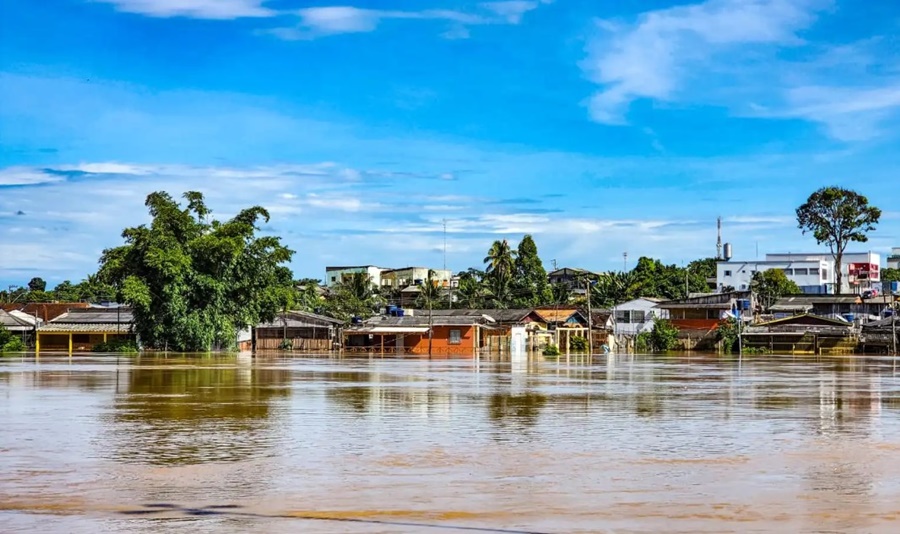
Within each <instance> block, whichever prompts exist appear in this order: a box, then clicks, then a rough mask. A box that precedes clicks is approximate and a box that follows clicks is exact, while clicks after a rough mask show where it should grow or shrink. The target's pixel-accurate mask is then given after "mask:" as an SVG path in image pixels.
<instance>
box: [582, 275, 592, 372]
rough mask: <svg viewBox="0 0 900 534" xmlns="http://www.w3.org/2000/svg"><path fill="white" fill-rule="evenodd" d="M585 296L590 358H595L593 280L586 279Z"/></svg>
mask: <svg viewBox="0 0 900 534" xmlns="http://www.w3.org/2000/svg"><path fill="white" fill-rule="evenodd" d="M584 294H585V295H587V311H588V316H587V320H588V357H591V358H593V357H594V318H593V314H592V313H591V279H590V277H586V278H585V279H584Z"/></svg>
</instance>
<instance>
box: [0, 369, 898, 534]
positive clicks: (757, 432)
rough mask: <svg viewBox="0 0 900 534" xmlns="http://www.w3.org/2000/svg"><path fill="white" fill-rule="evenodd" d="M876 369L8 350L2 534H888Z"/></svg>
mask: <svg viewBox="0 0 900 534" xmlns="http://www.w3.org/2000/svg"><path fill="white" fill-rule="evenodd" d="M898 460H900V375H898V372H897V367H896V363H895V362H894V361H893V360H892V359H863V358H858V359H853V358H840V359H837V358H835V359H824V358H820V359H816V358H809V357H806V358H793V357H790V356H781V357H779V356H775V357H752V358H745V359H744V360H743V361H737V360H729V359H722V358H719V357H713V356H710V357H698V356H693V357H687V356H665V357H657V356H623V355H619V356H600V357H595V358H594V360H593V361H588V362H585V361H574V360H572V361H569V362H566V361H565V360H562V361H559V362H555V361H554V362H549V361H548V362H532V363H531V364H529V365H527V366H525V367H522V368H511V366H510V364H509V363H504V362H496V361H488V360H485V359H482V360H481V361H472V360H449V361H448V360H440V361H427V360H415V361H411V360H404V361H398V360H389V359H384V360H382V359H371V360H370V359H350V358H345V359H337V358H332V359H329V358H318V359H317V358H299V357H291V358H279V357H265V358H258V359H251V358H249V357H247V358H245V357H172V356H169V357H155V356H154V357H148V356H142V357H139V358H130V357H129V358H123V357H116V356H105V357H103V356H97V357H75V358H71V359H70V358H65V357H62V358H50V357H41V358H40V359H39V360H35V359H34V358H0V532H84V533H93V532H176V531H177V532H181V531H188V532H248V531H258V532H305V533H306V532H313V533H315V532H322V533H337V532H341V533H343V532H351V533H355V532H359V533H382V532H383V533H388V532H390V533H396V532H547V533H563V532H565V533H570V532H616V533H620V532H662V531H665V532H752V531H755V532H886V533H887V532H896V531H900V461H898Z"/></svg>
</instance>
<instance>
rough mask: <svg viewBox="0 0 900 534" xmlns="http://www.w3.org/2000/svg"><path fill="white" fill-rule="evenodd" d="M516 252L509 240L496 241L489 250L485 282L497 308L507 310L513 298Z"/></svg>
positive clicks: (486, 259)
mask: <svg viewBox="0 0 900 534" xmlns="http://www.w3.org/2000/svg"><path fill="white" fill-rule="evenodd" d="M515 257H516V252H515V251H514V250H512V248H511V247H510V245H509V242H508V241H507V240H505V239H504V240H502V241H494V243H493V244H492V245H491V248H490V250H488V254H487V256H485V258H484V263H485V264H486V265H487V268H486V269H485V282H487V289H488V291H489V292H490V296H491V302H492V303H493V305H494V306H495V307H497V308H505V307H506V306H507V305H508V304H509V301H510V297H511V282H512V277H513V274H514V273H515V268H516V264H515Z"/></svg>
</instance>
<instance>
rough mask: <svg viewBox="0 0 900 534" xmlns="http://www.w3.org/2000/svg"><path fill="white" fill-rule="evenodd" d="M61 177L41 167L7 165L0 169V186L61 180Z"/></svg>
mask: <svg viewBox="0 0 900 534" xmlns="http://www.w3.org/2000/svg"><path fill="white" fill-rule="evenodd" d="M62 180H63V177H62V176H60V175H58V174H52V173H49V172H47V171H45V170H43V169H35V168H32V167H8V168H6V169H0V186H4V185H37V184H47V183H53V182H61V181H62Z"/></svg>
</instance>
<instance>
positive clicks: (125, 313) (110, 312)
mask: <svg viewBox="0 0 900 534" xmlns="http://www.w3.org/2000/svg"><path fill="white" fill-rule="evenodd" d="M133 323H134V319H133V316H132V312H131V308H127V307H115V308H113V307H104V308H76V309H71V310H69V311H67V312H66V313H63V314H62V315H60V316H59V317H57V318H55V319H53V320H52V321H49V322H48V323H46V324H44V326H41V327H39V328H38V329H37V340H36V342H35V351H36V352H40V351H61V352H69V353H71V352H76V351H90V350H93V348H94V346H95V345H97V344H99V343H105V342H107V341H111V340H113V339H118V340H129V341H135V342H136V341H137V336H136V335H135V333H134V331H133V328H132V327H133Z"/></svg>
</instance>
